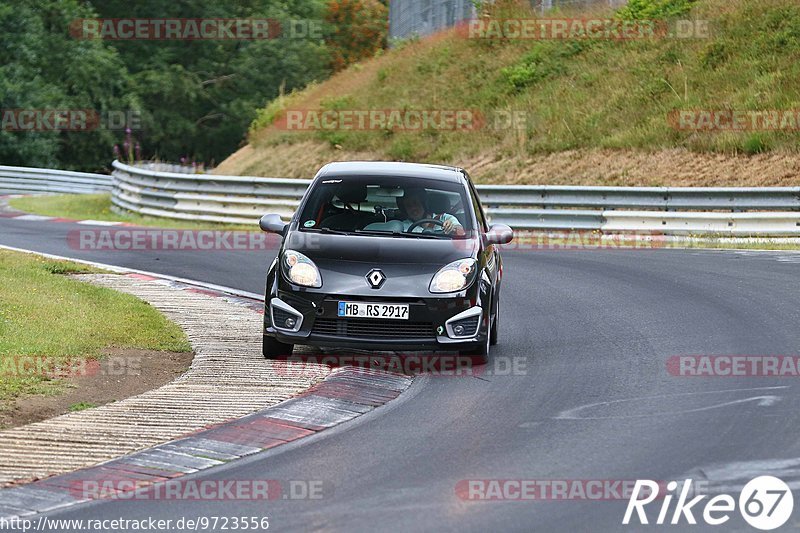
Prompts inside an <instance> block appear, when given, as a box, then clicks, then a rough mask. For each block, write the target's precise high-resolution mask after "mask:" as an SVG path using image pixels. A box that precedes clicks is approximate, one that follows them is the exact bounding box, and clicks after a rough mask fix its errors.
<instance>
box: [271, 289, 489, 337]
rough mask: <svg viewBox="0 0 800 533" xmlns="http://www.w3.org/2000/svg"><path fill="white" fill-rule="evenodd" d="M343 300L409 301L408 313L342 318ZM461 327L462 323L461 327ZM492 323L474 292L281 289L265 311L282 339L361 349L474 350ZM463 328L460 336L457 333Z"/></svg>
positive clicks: (275, 331) (273, 335) (277, 334)
mask: <svg viewBox="0 0 800 533" xmlns="http://www.w3.org/2000/svg"><path fill="white" fill-rule="evenodd" d="M475 292H476V293H477V292H478V291H475ZM339 301H349V302H353V301H369V302H383V303H394V304H408V306H409V317H408V319H407V320H391V319H387V320H375V319H368V318H365V319H352V318H340V317H338V303H339ZM287 318H292V319H293V321H292V322H290V324H292V325H291V327H289V326H287V324H286V319H287ZM458 325H461V326H462V327H461V328H456V327H455V326H458ZM487 325H488V306H484V305H483V302H481V301H480V299H479V298H478V297H477V295H474V296H473V295H470V294H469V293H466V294H465V293H461V294H459V295H457V296H453V295H448V296H445V297H431V298H393V297H380V298H378V297H362V296H343V295H330V294H321V293H314V292H308V291H302V292H300V291H298V292H295V291H277V294H274V295H272V297H271V298H269V300H268V302H267V305H266V308H265V313H264V335H268V336H271V337H275V338H276V339H277V340H278V341H280V342H284V343H287V344H305V345H311V346H318V347H330V348H334V347H335V348H351V349H360V350H394V351H396V350H414V351H416V350H425V349H429V350H446V351H455V350H471V349H473V348H476V347H478V346H481V345H482V344H483V343H484V342H485V341H486V335H488V329H489V328H488V327H487ZM276 326H278V327H276ZM459 329H460V333H461V335H458V333H457V331H459Z"/></svg>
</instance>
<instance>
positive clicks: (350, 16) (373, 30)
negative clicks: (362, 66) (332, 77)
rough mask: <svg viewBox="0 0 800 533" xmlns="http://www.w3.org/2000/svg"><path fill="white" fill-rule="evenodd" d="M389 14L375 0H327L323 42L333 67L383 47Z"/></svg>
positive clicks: (343, 66) (349, 62)
mask: <svg viewBox="0 0 800 533" xmlns="http://www.w3.org/2000/svg"><path fill="white" fill-rule="evenodd" d="M388 18H389V10H388V8H387V7H386V5H385V4H383V3H381V2H379V1H378V0H330V1H329V2H328V6H327V10H326V12H325V21H326V22H327V23H328V24H329V25H330V29H329V32H328V35H327V37H326V39H325V42H326V43H327V44H328V47H329V49H330V53H331V65H332V66H333V69H334V70H335V71H339V70H342V69H344V68H345V67H347V66H348V65H351V64H353V63H357V62H359V61H361V60H363V59H367V58H369V57H372V56H374V55H375V54H376V53H377V52H378V51H379V50H382V49H383V48H385V47H386V37H387V35H388V32H389V27H388Z"/></svg>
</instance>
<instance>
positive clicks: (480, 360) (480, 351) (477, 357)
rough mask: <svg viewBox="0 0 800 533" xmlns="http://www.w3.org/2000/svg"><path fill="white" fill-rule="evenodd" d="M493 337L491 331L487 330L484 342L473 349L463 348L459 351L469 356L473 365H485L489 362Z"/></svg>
mask: <svg viewBox="0 0 800 533" xmlns="http://www.w3.org/2000/svg"><path fill="white" fill-rule="evenodd" d="M491 339H492V335H491V333H490V332H487V335H486V340H485V341H484V342H482V343H481V345H480V346H478V347H477V348H473V349H472V350H461V351H460V352H458V353H459V355H461V356H463V357H469V358H470V359H471V361H472V364H473V365H485V364H486V363H488V362H489V345H490V343H491Z"/></svg>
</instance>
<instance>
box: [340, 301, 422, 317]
mask: <svg viewBox="0 0 800 533" xmlns="http://www.w3.org/2000/svg"><path fill="white" fill-rule="evenodd" d="M339 316H340V317H344V318H394V319H397V320H408V304H379V303H371V302H339Z"/></svg>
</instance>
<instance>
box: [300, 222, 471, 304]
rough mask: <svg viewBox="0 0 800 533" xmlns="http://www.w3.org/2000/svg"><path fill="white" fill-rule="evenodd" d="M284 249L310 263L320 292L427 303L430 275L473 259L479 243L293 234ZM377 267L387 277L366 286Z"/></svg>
mask: <svg viewBox="0 0 800 533" xmlns="http://www.w3.org/2000/svg"><path fill="white" fill-rule="evenodd" d="M284 247H285V248H287V249H292V250H296V251H298V252H301V253H302V254H304V255H306V256H307V257H308V258H309V259H311V260H312V261H314V263H315V264H316V265H317V268H319V270H320V275H321V276H322V287H321V288H320V289H318V290H319V291H320V292H325V293H327V294H342V295H345V294H347V295H354V296H366V297H369V296H374V297H387V296H388V297H404V298H426V297H430V296H431V294H430V293H429V292H428V286H429V284H430V281H431V278H432V277H433V275H434V274H435V273H436V272H437V271H438V270H439V269H440V268H441V267H443V266H444V265H446V264H448V263H450V262H452V261H455V260H457V259H463V258H465V257H474V254H475V251H476V248H477V242H476V241H475V240H474V239H454V240H452V241H451V240H438V239H415V238H403V237H375V236H350V235H322V234H319V233H310V232H292V233H290V234H289V235H287V238H286V242H285V244H284ZM376 268H377V269H380V270H381V271H382V272H383V273H384V274H385V276H386V281H385V282H384V283H383V285H382V286H381V287H380V288H379V289H373V288H372V287H370V286H369V284H368V283H367V281H366V276H367V274H369V272H370V271H371V270H372V269H376ZM312 292H316V290H315V289H312Z"/></svg>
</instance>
